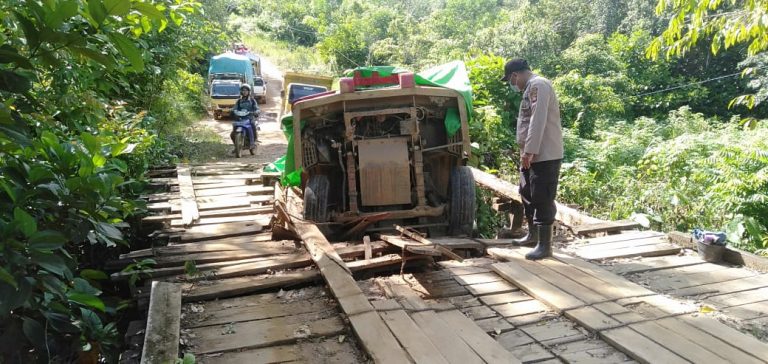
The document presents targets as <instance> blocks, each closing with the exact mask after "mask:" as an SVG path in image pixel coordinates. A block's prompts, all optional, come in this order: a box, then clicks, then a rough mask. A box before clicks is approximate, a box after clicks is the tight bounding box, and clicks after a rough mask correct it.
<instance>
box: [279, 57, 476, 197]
mask: <svg viewBox="0 0 768 364" xmlns="http://www.w3.org/2000/svg"><path fill="white" fill-rule="evenodd" d="M355 71H360V74H361V75H362V76H363V77H369V76H371V75H372V74H373V72H378V73H379V76H381V77H386V76H390V75H392V74H397V73H403V72H408V71H407V70H405V69H402V68H399V67H393V66H372V67H358V68H356V69H354V70H352V71H350V72H347V74H346V75H347V76H352V75H353V74H354V72H355ZM415 81H416V84H417V85H423V86H434V87H444V88H448V89H451V90H455V91H456V92H458V93H459V94H461V96H462V97H464V104H465V105H464V106H465V107H466V109H467V117H470V115H472V85H470V83H469V74H468V73H467V68H466V67H465V66H464V62H461V61H453V62H450V63H446V64H443V65H440V66H436V67H432V68H430V69H428V70H426V71H422V72H419V73H417V74H416V77H415ZM280 122H281V124H282V127H283V133H285V138H286V139H287V140H288V150H287V152H286V155H285V156H283V157H280V159H278V160H277V161H275V162H274V163H272V164H270V165H269V166H267V167H266V168H265V170H267V169H268V168H269V170H268V171H273V170H272V169H274V172H280V171H282V172H283V178H282V180H281V182H282V184H283V185H284V186H299V185H301V170H296V166H295V164H294V160H293V115H291V114H288V115H285V116H283V119H282V120H281V121H280ZM301 127H302V128H304V124H303V123H302V125H301ZM445 129H446V131H447V132H448V135H449V136H453V135H454V134H456V132H457V131H459V129H461V117H460V114H459V110H458V109H455V108H451V109H448V110H447V112H446V115H445ZM281 167H282V169H281Z"/></svg>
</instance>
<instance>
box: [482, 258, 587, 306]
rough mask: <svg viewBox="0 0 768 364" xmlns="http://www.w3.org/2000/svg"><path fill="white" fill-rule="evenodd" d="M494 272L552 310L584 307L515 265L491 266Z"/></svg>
mask: <svg viewBox="0 0 768 364" xmlns="http://www.w3.org/2000/svg"><path fill="white" fill-rule="evenodd" d="M492 267H493V270H494V272H496V273H498V274H499V275H500V276H502V277H504V279H506V280H508V281H510V282H512V283H514V284H515V285H517V286H518V287H520V288H521V289H522V290H523V291H525V292H526V293H528V294H529V295H531V296H533V297H534V298H536V299H539V300H541V301H543V302H544V303H546V304H547V305H549V306H550V307H552V308H554V309H555V310H558V311H562V310H567V309H570V308H574V307H579V306H583V305H584V301H581V300H580V299H578V298H576V297H574V296H572V295H570V294H568V293H566V292H565V291H563V290H561V289H560V288H557V287H556V286H555V285H553V284H551V283H549V282H547V281H545V280H543V279H541V278H540V277H538V276H537V275H535V274H533V273H531V272H529V271H528V270H526V269H524V268H522V267H520V266H519V265H517V264H516V263H497V264H494V265H492Z"/></svg>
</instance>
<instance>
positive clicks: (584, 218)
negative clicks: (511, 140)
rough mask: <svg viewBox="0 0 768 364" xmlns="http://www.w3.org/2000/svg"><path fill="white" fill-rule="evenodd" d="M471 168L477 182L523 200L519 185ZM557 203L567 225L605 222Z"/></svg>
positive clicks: (558, 216) (561, 218) (558, 211)
mask: <svg viewBox="0 0 768 364" xmlns="http://www.w3.org/2000/svg"><path fill="white" fill-rule="evenodd" d="M470 168H471V169H472V175H473V176H474V177H475V183H477V184H478V185H480V186H481V187H484V188H487V189H490V190H491V191H493V192H494V193H495V194H497V195H499V196H500V197H506V198H509V199H512V200H515V201H522V199H521V198H520V193H519V192H518V187H517V186H515V185H513V184H511V183H509V182H507V181H504V180H502V179H500V178H498V177H496V176H494V175H492V174H490V173H487V172H483V171H481V170H479V169H477V168H472V167H470ZM556 204H557V219H558V220H560V221H561V222H563V223H564V224H566V225H569V226H577V225H582V224H598V223H603V222H605V220H601V219H597V218H594V217H592V216H589V215H587V214H584V213H582V212H580V211H578V210H576V209H574V208H571V207H568V206H565V205H563V204H561V203H557V202H556Z"/></svg>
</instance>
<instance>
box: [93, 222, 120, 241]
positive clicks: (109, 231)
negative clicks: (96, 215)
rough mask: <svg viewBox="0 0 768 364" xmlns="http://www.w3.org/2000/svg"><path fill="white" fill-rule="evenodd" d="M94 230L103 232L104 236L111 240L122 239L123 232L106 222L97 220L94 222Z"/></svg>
mask: <svg viewBox="0 0 768 364" xmlns="http://www.w3.org/2000/svg"><path fill="white" fill-rule="evenodd" d="M96 231H98V232H100V233H102V234H104V236H106V237H108V238H110V239H112V240H123V233H121V232H120V230H118V229H117V228H116V227H114V226H112V224H109V223H106V222H99V223H97V224H96Z"/></svg>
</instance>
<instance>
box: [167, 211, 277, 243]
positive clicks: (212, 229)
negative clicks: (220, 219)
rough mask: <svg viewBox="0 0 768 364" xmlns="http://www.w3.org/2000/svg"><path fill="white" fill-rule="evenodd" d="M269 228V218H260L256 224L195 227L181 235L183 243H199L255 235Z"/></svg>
mask: <svg viewBox="0 0 768 364" xmlns="http://www.w3.org/2000/svg"><path fill="white" fill-rule="evenodd" d="M268 226H269V218H268V217H264V218H259V219H257V220H256V221H254V222H231V223H223V224H215V225H203V226H193V227H191V228H188V229H186V231H184V232H183V233H182V234H181V242H183V243H186V242H199V241H202V240H218V239H224V238H231V237H237V236H247V235H255V234H258V233H261V232H263V231H265V230H266V229H267V227H268Z"/></svg>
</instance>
